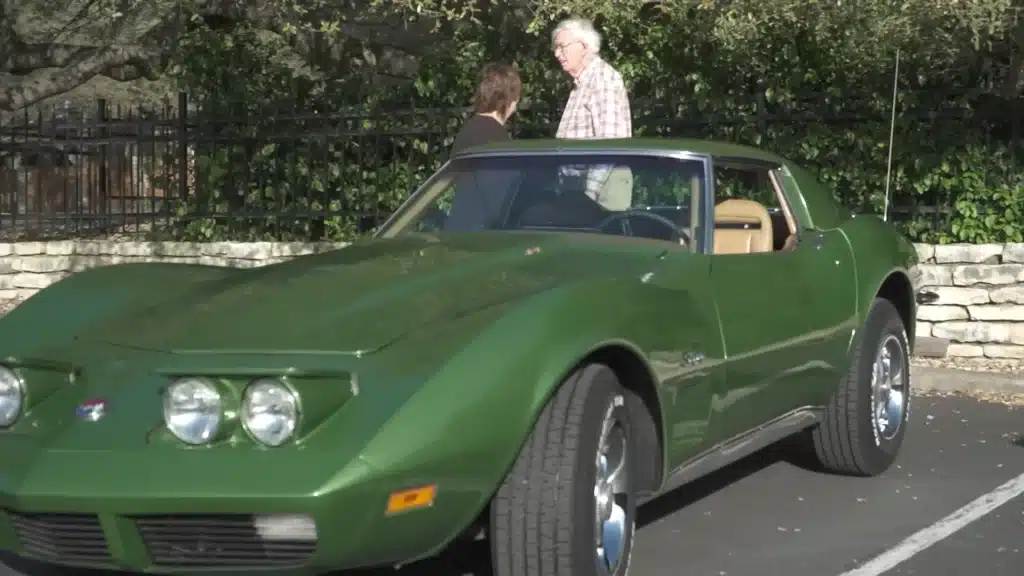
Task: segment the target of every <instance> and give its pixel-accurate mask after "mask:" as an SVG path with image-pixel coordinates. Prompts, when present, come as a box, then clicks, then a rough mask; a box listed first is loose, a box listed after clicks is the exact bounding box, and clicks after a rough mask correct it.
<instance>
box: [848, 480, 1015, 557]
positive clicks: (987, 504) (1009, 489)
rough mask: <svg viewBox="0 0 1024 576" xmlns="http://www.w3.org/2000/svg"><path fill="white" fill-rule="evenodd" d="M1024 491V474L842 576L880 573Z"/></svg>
mask: <svg viewBox="0 0 1024 576" xmlns="http://www.w3.org/2000/svg"><path fill="white" fill-rule="evenodd" d="M1021 494H1024V474H1021V475H1020V476H1017V477H1016V478H1014V479H1013V480H1010V481H1009V482H1007V483H1005V484H1003V485H1002V486H1000V487H998V488H996V489H995V490H993V491H991V492H989V493H988V494H985V495H984V496H982V497H980V498H978V499H977V500H974V501H973V502H971V503H970V504H967V505H966V506H964V507H963V508H961V509H959V510H957V511H956V512H953V513H952V514H950V515H949V516H946V517H945V518H943V519H942V520H939V521H938V522H936V523H935V524H932V525H931V526H929V527H927V528H925V529H923V530H921V531H919V532H917V533H916V534H913V535H912V536H910V537H909V538H907V539H906V540H904V541H902V542H900V543H899V544H897V545H896V546H895V547H894V548H890V549H889V550H887V551H885V552H883V553H882V554H879V555H878V556H876V557H875V558H874V559H872V560H871V561H870V562H868V563H866V564H863V565H861V566H860V567H858V568H856V569H855V570H850V571H848V572H843V573H842V574H840V575H839V576H881V575H882V574H885V573H886V572H887V571H889V570H891V569H893V568H894V567H896V566H898V565H899V564H901V563H903V562H905V561H907V560H909V559H910V558H912V557H914V555H916V554H918V553H920V552H921V551H923V550H925V549H927V548H928V547H930V546H932V545H933V544H936V543H938V542H941V541H942V540H943V539H945V538H948V537H949V536H951V535H952V534H953V533H955V532H956V531H957V530H960V529H961V528H963V527H964V526H967V525H968V524H970V523H971V522H974V521H975V520H977V519H979V518H981V517H982V516H984V515H985V514H988V513H989V512H991V511H993V510H995V509H996V508H999V507H1000V506H1002V505H1003V504H1006V503H1007V502H1009V501H1010V500H1013V499H1014V498H1016V497H1017V496H1020V495H1021Z"/></svg>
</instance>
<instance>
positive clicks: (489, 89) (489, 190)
mask: <svg viewBox="0 0 1024 576" xmlns="http://www.w3.org/2000/svg"><path fill="white" fill-rule="evenodd" d="M521 93H522V83H521V81H520V79H519V71H518V70H516V68H515V67H514V66H511V65H509V64H504V63H500V62H492V63H490V64H487V65H486V66H484V67H483V69H482V70H481V71H480V83H479V84H478V85H477V89H476V94H474V96H473V107H474V114H473V116H472V117H471V118H470V119H469V120H467V121H466V123H465V124H463V126H462V129H461V130H460V131H459V135H458V136H456V137H455V142H454V144H452V152H451V153H452V155H455V154H456V153H458V152H461V151H463V150H465V149H467V148H472V147H474V146H479V145H481V144H487V143H490V142H501V141H507V140H511V136H510V135H509V133H508V129H507V128H506V127H505V122H506V121H507V120H508V117H509V116H511V115H512V113H513V112H515V111H516V106H517V105H518V104H519V97H520V95H521ZM515 182H516V173H515V172H514V171H510V170H497V169H495V170H486V171H483V170H471V171H470V172H467V173H466V174H465V175H464V176H463V177H461V178H459V179H458V180H457V181H456V182H455V188H456V190H455V195H454V196H453V198H452V206H451V210H450V211H449V212H448V215H447V217H446V218H445V222H444V230H445V231H448V232H471V231H479V230H492V229H495V228H500V227H502V226H503V223H502V222H500V214H501V206H502V204H503V203H504V201H505V196H506V195H507V194H508V192H509V190H511V188H512V185H513V184H515Z"/></svg>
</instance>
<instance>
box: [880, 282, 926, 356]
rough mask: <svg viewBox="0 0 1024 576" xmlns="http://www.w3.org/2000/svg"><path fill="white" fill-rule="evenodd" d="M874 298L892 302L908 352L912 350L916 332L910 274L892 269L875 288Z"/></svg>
mask: <svg viewBox="0 0 1024 576" xmlns="http://www.w3.org/2000/svg"><path fill="white" fill-rule="evenodd" d="M874 297H875V298H883V299H885V300H888V301H889V302H892V305H893V306H895V307H896V310H897V311H898V312H899V314H900V319H901V320H902V321H903V326H904V328H905V329H906V331H907V343H908V344H909V345H910V352H911V353H913V352H914V348H915V343H916V333H917V322H916V318H917V311H916V307H917V303H916V301H915V300H914V286H913V283H912V282H911V280H910V276H909V275H908V274H907V273H906V272H904V271H902V270H893V271H891V272H889V274H888V275H886V276H885V278H884V279H882V282H881V284H879V286H878V289H877V290H875V294H874Z"/></svg>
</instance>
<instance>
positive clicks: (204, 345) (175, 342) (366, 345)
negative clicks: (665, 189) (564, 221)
mask: <svg viewBox="0 0 1024 576" xmlns="http://www.w3.org/2000/svg"><path fill="white" fill-rule="evenodd" d="M565 243H566V242H564V240H562V239H559V238H558V237H557V236H553V235H528V234H518V233H510V234H489V235H472V236H467V237H466V238H460V239H447V240H445V241H443V242H442V241H437V240H435V239H432V238H430V237H424V236H415V237H407V238H399V239H382V240H370V241H366V242H361V243H358V244H354V245H351V246H348V247H345V248H343V249H339V250H335V251H331V252H326V253H321V254H316V255H312V256H305V257H302V258H298V259H295V260H292V261H289V262H285V263H281V264H274V265H270V266H266V267H263V268H256V269H252V270H246V271H240V272H239V273H238V274H237V275H232V276H230V277H228V278H227V279H225V280H218V281H214V282H210V283H207V284H201V285H200V286H199V288H197V289H194V290H190V291H189V292H187V293H186V294H184V295H181V296H177V297H174V298H171V299H164V300H160V301H158V302H156V303H149V304H147V305H143V306H136V307H132V308H131V309H130V310H126V311H123V312H122V313H120V314H118V315H116V316H114V317H113V318H108V319H107V320H104V321H101V322H100V323H99V325H92V326H90V327H89V329H88V331H87V332H86V333H84V334H80V335H79V340H80V341H84V342H94V343H103V344H112V345H116V346H129V347H134V348H141V349H147V350H154V351H186V350H187V351H196V352H199V351H205V352H217V351H222V352H230V351H266V352H271V351H283V350H292V351H296V350H302V351H318V350H332V351H335V352H343V353H350V354H367V353H371V352H373V351H375V350H378V349H380V348H382V347H384V346H386V345H388V344H389V343H391V342H393V341H395V340H396V339H398V338H399V337H401V336H402V335H403V334H405V333H407V332H409V331H410V330H413V329H415V328H416V327H418V326H422V325H424V324H427V323H430V322H442V321H444V320H445V319H446V318H451V317H453V316H454V315H458V314H460V313H465V312H468V311H471V310H474V309H479V308H482V307H485V306H488V305H492V304H498V303H501V302H507V301H510V300H513V299H517V298H521V297H523V296H526V295H529V294H533V293H537V292H539V291H543V290H545V289H547V288H550V287H552V286H553V285H555V283H557V282H559V281H561V280H564V279H565V278H566V276H567V275H568V276H574V274H573V273H572V272H571V271H570V270H571V268H572V266H571V265H566V263H565V262H563V261H565V260H567V259H568V256H569V255H568V254H567V253H566V251H565V250H558V249H548V247H549V246H551V245H552V244H565ZM150 302H152V301H150Z"/></svg>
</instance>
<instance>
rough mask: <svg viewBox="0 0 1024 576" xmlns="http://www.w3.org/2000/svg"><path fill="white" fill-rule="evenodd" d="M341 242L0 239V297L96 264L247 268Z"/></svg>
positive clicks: (20, 295) (26, 292)
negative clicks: (2, 240) (41, 240)
mask: <svg viewBox="0 0 1024 576" xmlns="http://www.w3.org/2000/svg"><path fill="white" fill-rule="evenodd" d="M342 246H345V244H344V243H339V244H332V243H322V244H303V243H287V242H210V243H195V244H192V243H188V242H114V241H73V240H68V241H61V242H16V243H9V244H4V243H0V300H8V299H18V300H20V299H24V298H27V297H29V296H31V295H32V294H33V293H35V292H36V291H37V290H39V289H41V288H45V287H47V286H49V285H50V284H53V283H54V282H56V281H58V280H60V279H61V278H63V277H65V276H67V275H68V274H71V273H73V272H77V271H79V270H84V269H86V268H92V267H94V266H106V265H109V264H118V263H123V262H183V263H190V264H212V265H218V266H233V267H240V268H249V267H253V266H263V265H265V264H270V263H273V262H282V261H284V260H288V259H289V258H293V257H295V256H301V255H303V254H313V253H315V252H322V251H324V250H329V249H335V248H340V247H342Z"/></svg>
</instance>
